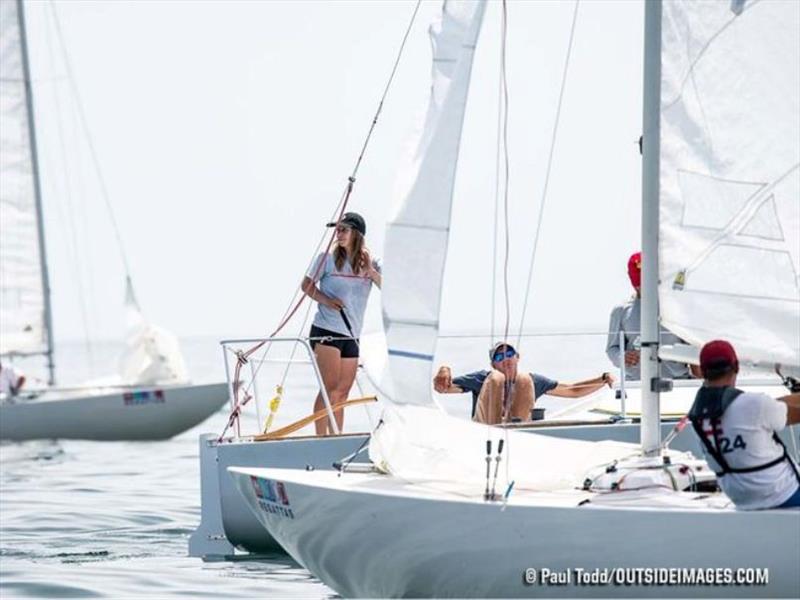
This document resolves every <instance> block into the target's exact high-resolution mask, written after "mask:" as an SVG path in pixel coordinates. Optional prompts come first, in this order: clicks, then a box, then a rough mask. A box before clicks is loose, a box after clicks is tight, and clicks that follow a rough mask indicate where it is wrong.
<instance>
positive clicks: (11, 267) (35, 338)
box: [0, 2, 47, 354]
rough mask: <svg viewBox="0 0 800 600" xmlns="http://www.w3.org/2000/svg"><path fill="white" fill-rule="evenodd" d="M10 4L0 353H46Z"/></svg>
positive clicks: (25, 119)
mask: <svg viewBox="0 0 800 600" xmlns="http://www.w3.org/2000/svg"><path fill="white" fill-rule="evenodd" d="M17 9H18V4H17V3H16V2H0V73H2V77H1V78H0V331H2V332H3V335H2V336H0V354H8V353H26V354H29V353H44V352H46V351H47V331H46V319H45V299H44V291H43V283H42V281H43V279H42V270H41V269H42V267H41V257H40V250H39V249H40V244H39V223H38V217H37V210H36V191H35V187H34V186H35V184H34V170H33V169H34V167H33V154H32V149H31V140H30V130H29V126H30V123H29V116H28V108H27V101H28V98H27V94H28V91H27V89H26V84H25V72H24V66H23V55H22V46H21V44H22V37H21V31H20V26H19V14H18V12H17Z"/></svg>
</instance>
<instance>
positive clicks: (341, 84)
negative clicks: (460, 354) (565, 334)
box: [26, 0, 643, 340]
mask: <svg viewBox="0 0 800 600" xmlns="http://www.w3.org/2000/svg"><path fill="white" fill-rule="evenodd" d="M414 5H415V2H414V1H410V0H402V1H399V0H398V1H394V2H388V1H383V2H330V1H325V2H258V1H248V2H212V1H206V2H194V1H189V0H184V1H179V2H164V1H140V2H122V1H114V2H99V1H96V2H80V1H76V0H70V1H69V2H56V11H57V14H58V17H59V20H60V24H61V28H62V31H63V33H64V36H65V38H66V44H67V47H68V55H69V58H70V61H71V63H72V67H73V70H74V73H75V77H76V80H77V81H76V83H77V85H78V88H79V90H80V94H81V96H82V99H83V104H84V108H85V112H86V116H87V118H88V121H89V124H90V127H91V130H92V137H93V143H94V146H95V148H96V150H97V153H98V156H99V160H100V163H101V167H102V172H103V175H104V177H105V179H106V183H107V187H108V190H109V193H110V196H111V200H112V203H113V205H114V208H115V211H116V215H117V219H118V222H119V225H120V229H121V231H122V235H123V237H124V240H125V247H126V250H127V253H128V257H129V260H130V263H131V270H132V273H133V277H134V282H135V285H136V290H137V292H138V296H139V300H140V303H141V304H142V306H143V308H144V310H145V312H146V314H147V316H148V317H149V318H150V319H151V320H152V321H154V322H155V323H157V324H160V325H162V326H164V327H166V328H167V329H170V330H172V331H174V332H175V333H177V334H178V335H181V336H191V335H218V336H233V335H247V336H257V335H263V334H266V333H268V332H269V331H270V330H271V329H272V328H273V327H274V325H275V324H276V323H277V322H278V320H279V318H280V317H281V315H282V314H283V311H284V310H285V309H286V306H287V304H288V303H289V300H290V299H291V297H292V294H293V293H294V290H295V289H296V287H297V285H298V284H299V282H300V280H301V278H302V276H303V274H304V272H305V269H306V266H307V264H308V262H309V260H310V259H311V255H312V253H313V250H314V248H315V247H316V244H317V242H318V241H319V239H320V236H321V235H322V233H323V230H322V225H323V224H324V223H325V222H326V221H327V220H328V218H329V216H330V215H331V213H332V212H333V210H334V208H335V205H336V203H337V202H338V200H339V197H340V195H341V193H342V190H343V188H344V185H345V182H346V180H347V176H348V175H349V173H350V171H351V169H352V167H353V164H354V162H355V159H356V156H357V154H358V151H359V150H360V147H361V144H362V142H363V139H364V136H365V134H366V131H367V129H368V127H369V124H370V122H371V119H372V116H373V114H374V111H375V108H376V105H377V101H378V99H379V97H380V94H381V92H382V90H383V87H384V85H385V82H386V79H387V77H388V75H389V72H390V69H391V66H392V62H393V60H394V58H395V54H396V52H397V49H398V47H399V43H400V40H401V38H402V35H403V33H404V31H405V28H406V26H407V23H408V19H409V17H410V15H411V13H412V11H413V8H414ZM499 7H500V4H499V3H497V2H492V3H490V6H489V8H488V10H487V13H486V19H485V22H484V27H483V31H482V33H481V37H480V40H479V46H478V50H477V54H476V59H475V66H474V72H473V78H472V87H471V95H470V99H469V104H468V109H467V117H466V122H465V127H464V136H463V145H462V149H461V156H460V159H459V174H458V181H457V186H456V198H455V203H454V215H455V216H454V221H453V228H452V235H451V243H450V250H449V252H450V253H449V262H448V266H447V272H446V275H445V277H446V282H445V296H444V299H443V318H442V322H443V327H444V328H445V329H449V330H452V329H464V328H468V329H471V330H480V331H484V330H486V331H488V323H489V321H490V299H491V277H492V264H491V258H492V222H493V219H494V186H495V148H496V144H495V137H496V122H497V81H498V63H499V59H498V48H499V40H500V36H499V19H500V11H499ZM573 7H574V4H573V2H571V1H563V2H549V3H548V2H536V3H533V2H525V3H522V2H510V5H509V10H508V13H509V19H510V24H509V41H508V44H509V46H508V61H509V69H508V80H509V92H510V112H509V122H510V134H509V135H510V155H511V184H510V187H509V191H510V203H511V206H512V218H511V221H512V226H511V248H512V256H511V296H512V302H511V304H512V323H513V327H514V328H515V329H516V328H518V327H519V322H518V320H519V315H520V307H521V304H522V298H523V296H524V283H525V279H526V277H527V272H528V268H529V261H530V254H531V246H532V242H533V234H534V232H535V228H536V218H537V214H538V210H539V207H540V203H541V199H542V189H543V185H544V178H545V169H546V162H547V156H548V152H549V148H550V140H551V135H552V131H553V124H554V117H555V110H556V104H557V100H558V92H559V88H560V82H561V73H562V69H563V66H564V57H565V53H566V49H567V44H568V40H569V30H570V24H571V19H572V13H573ZM440 8H441V4H440V2H433V1H431V2H423V5H422V7H421V9H420V12H419V15H418V17H417V20H416V23H415V25H414V28H413V30H412V33H411V36H410V38H409V41H408V45H407V48H406V53H405V55H404V56H403V59H402V62H401V64H400V67H399V70H398V73H397V77H396V79H395V81H394V84H393V87H392V89H391V90H390V92H389V96H388V99H387V102H386V105H385V107H384V111H383V114H382V117H381V121H380V122H379V124H378V127H377V129H376V132H375V135H374V137H373V140H372V142H371V146H370V147H369V149H368V154H367V156H366V159H365V161H364V163H363V165H362V168H361V171H360V174H359V178H358V181H357V184H356V190H355V193H354V196H353V198H352V200H351V205H350V206H351V208H352V209H353V210H357V211H359V212H361V213H362V214H363V215H364V216H365V217H366V220H367V224H368V235H367V238H368V243H369V245H370V246H371V247H372V248H373V250H374V252H375V253H376V254H380V253H381V250H382V241H383V229H384V221H385V218H386V215H387V212H388V208H389V204H390V201H391V198H392V194H393V189H394V181H395V176H396V169H397V167H398V164H399V163H400V160H399V159H400V157H401V155H402V154H403V152H405V151H407V145H408V143H409V136H410V135H411V134H412V132H413V131H414V128H415V126H416V124H418V123H419V122H420V120H421V115H422V111H423V110H424V107H425V104H426V101H427V93H428V89H429V82H430V79H429V75H430V46H429V41H428V39H427V28H428V26H429V25H430V23H431V21H432V19H433V18H434V17H435V16H436V15H437V14H438V13H439V11H440ZM642 12H643V11H642V6H641V4H640V3H638V2H632V1H620V2H604V1H601V0H592V1H591V2H583V3H582V4H581V6H580V9H579V13H578V21H577V27H576V32H575V40H574V46H573V50H572V57H571V61H570V66H569V74H568V79H567V83H566V90H565V95H564V103H563V108H562V114H561V123H560V129H559V132H558V137H557V140H556V146H555V153H554V162H553V167H552V172H551V175H550V182H549V192H548V196H547V201H546V208H545V212H544V217H543V227H542V236H541V238H540V240H539V246H538V254H537V260H536V265H535V269H534V278H533V286H532V296H531V302H530V305H529V307H528V313H527V315H528V317H527V319H526V324H525V326H526V329H531V330H532V329H540V328H550V329H576V328H582V329H587V328H588V329H591V330H602V329H603V328H604V327H605V326H606V323H607V317H608V314H609V311H610V310H611V308H612V306H613V305H614V304H616V303H619V302H621V301H622V300H624V299H625V298H626V297H627V296H628V295H629V294H630V288H629V284H628V282H627V278H626V275H625V261H626V260H627V257H628V255H629V254H630V253H631V252H632V251H634V250H636V249H638V246H639V238H640V233H639V214H640V210H639V202H640V172H639V168H640V167H639V164H640V163H639V155H638V151H637V148H636V146H635V141H636V139H637V138H638V136H639V132H640V126H641V87H642V84H641V63H642V47H641V40H642V20H643V16H642ZM26 14H27V19H28V25H29V43H30V44H31V53H32V60H33V76H34V79H35V82H36V83H35V92H36V96H35V102H36V108H37V117H38V123H39V125H40V127H39V129H40V133H39V135H40V139H39V143H40V148H41V153H42V169H43V171H44V173H43V177H44V180H45V188H44V191H45V199H44V203H45V210H46V212H47V222H46V233H47V243H48V251H49V255H50V265H51V272H52V277H51V279H52V288H53V305H54V312H55V333H56V336H57V339H60V340H66V339H76V338H82V337H83V329H84V327H83V324H82V323H83V320H84V319H83V316H82V311H81V309H80V303H79V301H78V298H79V295H78V293H77V290H78V287H79V286H78V285H77V282H78V281H81V282H82V286H81V287H82V289H83V290H84V298H85V300H84V302H85V306H86V313H87V321H88V327H89V331H90V333H91V335H92V336H93V337H97V338H104V339H109V338H114V337H116V336H119V335H121V333H122V331H123V327H124V319H123V311H122V300H123V292H124V285H123V283H124V282H123V272H122V268H121V263H120V260H119V255H118V253H117V250H116V246H115V243H114V240H113V236H112V235H111V232H110V226H109V221H108V218H107V215H106V214H105V212H104V209H103V205H102V201H101V199H100V195H99V192H98V189H99V188H98V185H97V181H96V178H95V177H94V175H93V174H92V171H91V169H90V161H89V154H88V152H87V148H86V144H85V140H83V139H82V136H81V135H79V134H78V127H77V123H78V122H77V120H76V118H75V116H74V115H75V113H74V106H73V104H72V100H71V99H70V98H69V95H68V93H67V91H68V86H67V85H66V79H65V77H66V71H65V68H64V63H63V58H62V57H61V54H62V52H61V49H60V47H59V45H58V42H57V40H56V38H55V34H54V31H55V30H54V25H53V19H52V13H51V9H50V7H49V4H48V3H44V2H29V3H28V5H27V12H26ZM57 114H61V115H62V118H61V119H57V118H56V115H57ZM59 123H60V124H59ZM62 140H63V142H62ZM64 157H66V164H67V167H66V168H64V167H63V164H64ZM66 190H69V193H67V191H66ZM499 299H500V296H498V300H499ZM499 314H500V313H499V309H498V315H499ZM378 317H379V295H378V294H374V295H373V306H372V307H371V317H370V319H369V320H368V326H370V324H371V326H372V327H373V328H374V327H378V326H379V318H378ZM298 328H299V321H295V322H294V323H293V325H292V326H291V327H290V328H289V330H288V331H289V332H295V331H296V330H297V329H298Z"/></svg>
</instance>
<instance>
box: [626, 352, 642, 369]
mask: <svg viewBox="0 0 800 600" xmlns="http://www.w3.org/2000/svg"><path fill="white" fill-rule="evenodd" d="M638 364H639V351H638V350H626V351H625V366H626V367H635V366H636V365H638Z"/></svg>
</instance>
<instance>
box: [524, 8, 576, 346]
mask: <svg viewBox="0 0 800 600" xmlns="http://www.w3.org/2000/svg"><path fill="white" fill-rule="evenodd" d="M579 6H580V0H575V9H574V10H573V13H572V25H571V27H570V32H569V43H568V44H567V56H566V58H565V60H564V70H563V72H562V75H561V90H560V91H559V93H558V105H557V107H556V119H555V123H554V125H553V134H552V137H551V139H550V153H549V155H548V157H547V170H546V171H545V176H544V188H543V189H542V201H541V205H540V207H539V215H538V217H537V221H536V232H535V233H534V235H533V251H532V252H531V263H530V267H529V268H528V281H527V283H526V284H525V301H524V302H523V304H522V318H521V319H520V322H519V332H520V334H519V336H518V337H517V341H518V342H519V339H520V337H521V336H522V329H523V327H524V326H525V313H526V312H527V310H528V299H529V298H530V293H531V280H532V279H533V266H534V264H535V263H536V248H537V247H538V245H539V232H540V231H541V228H542V216H543V215H544V207H545V202H546V201H547V189H548V186H549V184H550V169H551V167H552V166H553V154H554V150H555V146H556V137H557V135H558V123H559V121H560V117H561V105H562V103H563V100H564V89H565V88H566V83H567V73H568V71H569V61H570V56H571V55H572V42H573V40H574V39H575V24H576V23H577V21H578V7H579Z"/></svg>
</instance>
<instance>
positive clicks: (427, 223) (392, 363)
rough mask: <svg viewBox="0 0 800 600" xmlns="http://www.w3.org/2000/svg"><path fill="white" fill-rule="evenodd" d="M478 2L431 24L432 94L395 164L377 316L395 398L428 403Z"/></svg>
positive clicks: (481, 6)
mask: <svg viewBox="0 0 800 600" xmlns="http://www.w3.org/2000/svg"><path fill="white" fill-rule="evenodd" d="M485 8H486V5H485V2H484V1H482V0H481V1H457V2H453V1H451V2H446V3H445V5H444V9H443V11H442V15H441V20H440V21H439V22H438V23H437V24H435V25H434V26H433V27H432V28H431V30H430V37H431V43H432V46H433V74H432V78H433V81H432V84H431V95H430V100H429V103H428V109H427V114H426V117H425V124H424V127H423V129H422V131H421V132H420V134H419V140H418V142H417V144H416V148H415V151H414V154H413V155H412V156H410V157H409V164H408V166H407V167H405V168H401V170H400V173H401V175H400V178H399V180H398V185H397V194H396V205H395V209H394V211H393V216H392V218H390V220H389V222H388V224H387V229H386V240H385V243H384V265H383V273H384V286H383V289H382V294H381V297H382V302H383V319H384V328H385V330H386V339H387V345H388V350H389V372H390V374H391V380H392V382H391V385H390V387H391V389H392V390H393V393H392V396H393V399H394V400H395V401H396V402H401V403H412V404H432V403H433V399H432V397H431V383H430V382H431V364H432V361H433V353H434V349H435V347H436V337H437V334H438V331H439V306H440V299H441V291H442V276H443V274H444V265H445V257H446V254H447V241H448V235H449V231H450V209H451V200H452V196H453V185H454V180H455V173H456V164H457V162H458V151H459V144H460V141H461V127H462V124H463V121H464V110H465V107H466V102H467V91H468V89H469V80H470V74H471V72H472V58H473V55H474V52H475V44H476V43H477V39H478V33H479V31H480V26H481V22H482V20H483V13H484V10H485Z"/></svg>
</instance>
